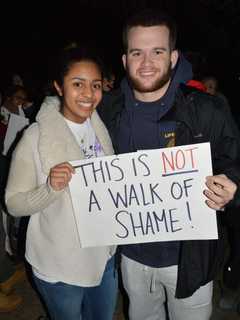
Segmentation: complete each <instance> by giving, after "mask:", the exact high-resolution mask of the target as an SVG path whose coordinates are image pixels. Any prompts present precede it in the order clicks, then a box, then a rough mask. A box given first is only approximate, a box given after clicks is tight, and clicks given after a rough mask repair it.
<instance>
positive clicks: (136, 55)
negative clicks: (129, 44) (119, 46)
mask: <svg viewBox="0 0 240 320" xmlns="http://www.w3.org/2000/svg"><path fill="white" fill-rule="evenodd" d="M140 55H141V53H140V52H138V51H136V52H133V53H132V56H133V57H139V56H140Z"/></svg>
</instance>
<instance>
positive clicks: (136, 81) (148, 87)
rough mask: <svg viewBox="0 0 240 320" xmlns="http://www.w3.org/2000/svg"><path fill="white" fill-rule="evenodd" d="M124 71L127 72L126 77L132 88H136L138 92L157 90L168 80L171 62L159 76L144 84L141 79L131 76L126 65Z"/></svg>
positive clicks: (170, 72)
mask: <svg viewBox="0 0 240 320" xmlns="http://www.w3.org/2000/svg"><path fill="white" fill-rule="evenodd" d="M126 73H127V78H128V80H129V82H130V84H131V86H132V87H133V89H134V90H136V91H138V92H140V93H147V92H154V91H157V90H159V89H161V88H162V87H164V85H165V84H166V83H168V81H169V80H170V78H171V75H172V68H171V63H170V64H169V67H168V69H167V71H166V72H165V73H164V74H163V75H162V76H161V77H159V78H157V79H156V80H155V81H153V82H152V83H151V84H149V85H144V84H143V83H142V81H141V80H139V79H137V78H135V77H133V76H131V75H130V74H129V68H128V66H127V68H126Z"/></svg>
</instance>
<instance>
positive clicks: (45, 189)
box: [5, 130, 63, 216]
mask: <svg viewBox="0 0 240 320" xmlns="http://www.w3.org/2000/svg"><path fill="white" fill-rule="evenodd" d="M62 192H63V190H61V191H55V190H54V189H53V188H52V187H51V186H50V184H49V183H48V181H46V183H44V184H42V185H40V186H39V185H38V184H37V167H36V163H35V159H34V152H33V146H32V143H31V135H30V133H29V132H28V130H27V132H26V133H25V134H24V136H23V137H22V139H21V140H20V142H19V143H18V145H17V147H16V149H15V151H14V153H13V156H12V161H11V167H10V172H9V176H8V182H7V188H6V195H5V199H6V205H7V208H8V211H9V213H10V214H12V215H14V216H27V215H32V214H34V213H36V212H39V211H41V210H43V209H45V208H46V207H48V206H49V205H50V204H51V203H52V202H53V201H54V200H55V199H56V198H57V197H58V196H59V195H60V194H61V193H62Z"/></svg>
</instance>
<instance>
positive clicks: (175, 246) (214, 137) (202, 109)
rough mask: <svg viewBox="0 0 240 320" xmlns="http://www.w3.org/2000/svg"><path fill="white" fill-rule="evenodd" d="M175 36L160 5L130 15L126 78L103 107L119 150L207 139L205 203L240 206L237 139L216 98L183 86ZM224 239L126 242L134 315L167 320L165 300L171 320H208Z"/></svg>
mask: <svg viewBox="0 0 240 320" xmlns="http://www.w3.org/2000/svg"><path fill="white" fill-rule="evenodd" d="M176 36H177V31H176V25H175V23H174V21H173V20H172V18H171V17H169V16H168V15H166V14H164V13H161V12H158V11H157V10H144V11H142V12H137V13H136V14H135V15H134V16H132V17H130V18H129V19H128V21H127V23H126V25H125V28H124V30H123V44H124V50H125V51H124V54H123V57H122V60H123V65H124V68H125V70H126V78H125V79H123V81H122V83H121V92H119V93H118V95H116V94H114V95H112V101H110V99H108V105H104V104H102V105H101V106H100V107H99V111H101V116H102V118H103V120H104V122H105V124H106V126H107V128H108V129H109V132H110V134H111V138H112V142H113V145H114V147H115V151H116V153H126V152H134V151H137V150H144V149H157V148H164V147H170V146H181V145H187V144H195V143H201V142H205V141H210V143H211V149H212V162H213V172H214V175H213V176H210V177H206V189H205V190H204V195H205V196H206V206H209V207H210V208H212V209H214V210H222V209H223V208H224V207H225V206H226V205H228V204H229V203H230V202H231V203H232V204H235V205H237V204H238V203H239V183H240V171H239V166H238V165H237V163H236V157H237V138H236V136H235V134H234V132H233V131H232V128H231V126H230V125H229V123H228V121H227V119H226V117H225V116H224V113H223V112H222V111H221V110H220V109H219V108H218V107H217V106H216V100H215V99H213V98H212V97H211V96H209V95H207V94H205V93H202V92H201V91H199V90H195V89H192V88H191V87H189V86H185V85H184V84H185V83H186V82H187V81H188V80H190V79H192V72H191V66H190V64H189V63H187V62H186V60H185V59H183V57H182V55H179V52H178V51H177V49H176ZM192 90H193V91H192ZM105 110H107V112H105ZM219 237H220V239H219V240H201V241H198V240H194V241H190V240H188V241H170V242H154V243H141V244H132V245H131V244H130V245H123V246H122V247H121V253H122V261H121V270H122V279H123V285H124V288H125V290H126V292H127V294H128V296H129V318H130V320H147V319H149V320H150V319H152V320H160V319H161V320H163V319H166V317H167V316H166V309H165V306H166V305H167V307H168V308H167V309H168V315H169V319H170V320H208V319H210V316H211V312H212V290H213V279H214V277H215V276H216V274H217V272H218V270H219V266H220V265H221V262H222V241H221V238H222V233H221V230H219ZM165 302H166V304H165Z"/></svg>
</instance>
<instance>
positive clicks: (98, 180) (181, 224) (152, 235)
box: [70, 143, 218, 247]
mask: <svg viewBox="0 0 240 320" xmlns="http://www.w3.org/2000/svg"><path fill="white" fill-rule="evenodd" d="M71 163H72V165H73V166H75V168H76V173H75V174H74V175H73V178H72V180H71V182H70V192H71V197H72V203H73V207H74V212H75V218H76V224H77V228H78V231H79V237H80V242H81V246H82V247H92V246H103V245H111V244H130V243H142V242H153V241H171V240H187V239H216V238H217V237H218V235H217V225H216V214H215V212H214V211H213V210H212V209H210V208H208V207H207V205H206V203H205V200H206V199H205V196H204V195H203V190H204V189H205V188H206V186H205V178H206V176H208V175H212V167H211V153H210V145H209V143H202V144H195V145H186V146H181V147H173V148H166V149H158V150H144V151H138V152H135V153H128V154H122V155H118V156H108V157H101V158H95V159H88V160H81V161H73V162H71Z"/></svg>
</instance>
